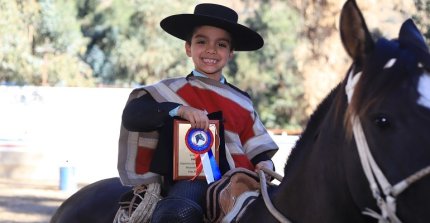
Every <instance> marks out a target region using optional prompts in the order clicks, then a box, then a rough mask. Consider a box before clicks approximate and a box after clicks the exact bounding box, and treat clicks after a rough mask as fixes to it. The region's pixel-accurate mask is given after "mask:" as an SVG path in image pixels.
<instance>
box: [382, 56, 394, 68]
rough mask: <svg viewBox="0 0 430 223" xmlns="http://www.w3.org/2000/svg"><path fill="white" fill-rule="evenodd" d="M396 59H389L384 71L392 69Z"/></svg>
mask: <svg viewBox="0 0 430 223" xmlns="http://www.w3.org/2000/svg"><path fill="white" fill-rule="evenodd" d="M396 61H397V59H396V58H391V59H390V60H389V61H388V62H387V63H386V64H385V66H384V69H387V68H390V67H392V66H393V65H394V64H395V63H396Z"/></svg>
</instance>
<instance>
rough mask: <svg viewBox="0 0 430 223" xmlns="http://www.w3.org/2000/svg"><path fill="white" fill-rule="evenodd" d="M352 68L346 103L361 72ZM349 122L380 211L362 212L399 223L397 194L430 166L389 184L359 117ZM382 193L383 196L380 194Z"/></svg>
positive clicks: (381, 221)
mask: <svg viewBox="0 0 430 223" xmlns="http://www.w3.org/2000/svg"><path fill="white" fill-rule="evenodd" d="M352 70H353V69H352ZM352 70H351V73H350V74H349V76H348V82H347V84H346V86H345V91H346V94H347V97H348V103H350V102H351V99H352V95H353V94H354V87H355V85H356V84H357V82H358V80H359V79H360V76H361V74H362V73H361V72H360V73H358V74H356V75H353V72H352ZM351 124H352V130H353V134H354V138H355V143H356V145H357V150H358V154H359V156H360V161H361V165H362V168H363V171H364V173H365V175H366V178H367V180H368V181H369V186H370V190H371V191H372V195H373V198H375V200H376V203H377V205H378V207H379V208H380V209H381V212H382V213H381V214H379V213H377V212H375V211H373V210H371V209H368V208H366V210H365V211H363V214H365V215H369V216H371V217H374V218H376V219H378V220H379V223H400V222H401V221H400V219H399V218H398V217H397V215H396V198H397V196H398V195H399V194H400V193H402V192H403V191H404V190H406V189H407V188H408V187H409V186H410V185H411V184H413V183H415V182H416V181H418V180H420V179H422V178H423V177H425V176H427V175H428V174H430V166H427V167H425V168H423V169H421V170H419V171H417V172H415V173H414V174H412V175H410V176H409V177H407V178H406V179H404V180H402V181H400V182H398V183H397V184H395V185H391V184H390V183H389V182H388V180H387V178H386V177H385V176H384V174H383V173H382V171H381V169H380V168H379V166H378V164H377V163H376V162H375V160H374V158H373V156H372V153H371V152H370V149H369V145H368V144H367V140H366V136H365V135H364V132H363V128H362V126H361V122H360V120H359V117H357V116H355V115H352V116H351ZM381 190H382V191H381ZM382 193H383V196H381V194H382Z"/></svg>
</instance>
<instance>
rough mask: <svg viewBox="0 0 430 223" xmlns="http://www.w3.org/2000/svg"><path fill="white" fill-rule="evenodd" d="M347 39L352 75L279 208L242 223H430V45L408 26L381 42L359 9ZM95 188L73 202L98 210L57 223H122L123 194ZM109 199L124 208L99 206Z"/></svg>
mask: <svg viewBox="0 0 430 223" xmlns="http://www.w3.org/2000/svg"><path fill="white" fill-rule="evenodd" d="M340 31H341V39H342V42H343V44H344V47H345V49H346V51H347V53H348V54H349V55H350V56H351V58H352V60H353V64H352V66H351V68H350V69H349V71H348V72H347V74H346V77H345V79H344V81H342V82H341V83H340V84H339V85H338V86H337V87H336V88H334V89H333V90H332V91H331V93H330V94H329V95H328V96H327V97H326V98H325V99H324V100H323V101H322V103H321V104H320V105H319V106H318V108H317V109H316V111H315V112H314V114H313V115H312V116H311V117H310V121H309V123H308V125H307V127H306V129H305V131H304V132H303V134H302V136H301V138H300V140H299V141H298V142H297V145H296V146H295V148H294V149H293V152H292V154H291V156H290V158H289V160H288V163H287V164H286V166H285V170H284V179H283V181H282V182H281V183H280V184H279V186H278V187H277V188H275V189H274V190H271V191H270V192H269V197H270V200H271V203H272V204H273V206H274V208H266V204H265V202H264V201H263V198H262V197H261V196H260V197H259V198H257V200H255V201H254V202H253V203H252V204H250V206H249V207H248V208H247V210H246V211H245V212H244V213H243V214H242V215H241V217H240V218H239V219H238V221H239V222H278V220H277V219H275V217H273V216H274V215H273V213H271V212H273V210H275V209H276V210H277V211H278V215H281V216H283V217H285V218H286V219H288V220H289V221H291V222H304V223H313V222H329V223H336V222H340V223H345V222H377V221H378V219H379V220H380V222H414V223H417V222H430V177H429V176H428V175H427V173H428V172H429V171H428V170H429V167H428V166H429V165H430V74H429V73H428V72H427V71H428V70H429V69H430V55H429V52H428V49H427V46H426V44H425V42H424V39H423V38H422V35H421V34H420V32H419V31H418V30H417V28H416V27H415V25H414V23H413V22H412V20H407V21H406V22H405V23H404V24H403V25H402V27H401V30H400V34H399V37H398V38H397V39H395V40H391V41H389V40H386V39H384V38H381V39H379V40H377V41H376V42H375V41H373V39H372V37H371V35H370V33H369V31H368V28H367V26H366V24H365V21H364V18H363V16H362V14H361V12H360V10H359V9H358V7H357V4H356V3H355V1H353V0H348V1H347V2H346V3H345V5H344V7H343V9H342V13H341V21H340ZM347 93H348V95H349V96H348V95H347ZM361 129H362V131H361ZM363 136H364V137H363ZM367 149H368V150H367ZM359 154H368V156H360V155H359ZM369 154H370V155H369ZM360 157H364V158H360ZM417 172H418V175H416V173H417ZM410 176H412V177H410ZM405 179H406V181H404V180H405ZM109 182H111V184H117V183H118V179H111V180H110V181H109ZM399 182H401V183H399ZM96 184H97V183H96ZM94 186H95V185H94ZM94 186H93V188H94ZM91 187H92V186H89V187H87V188H83V189H82V190H80V191H79V192H77V193H76V194H75V195H73V196H72V197H71V198H70V199H73V198H74V197H75V200H78V198H79V200H80V203H86V202H89V203H90V204H92V205H93V206H91V207H90V206H87V207H86V209H85V210H83V209H81V213H78V212H77V211H74V212H70V211H71V210H72V209H71V207H67V206H70V205H68V204H71V202H69V201H68V200H66V201H65V202H64V204H63V205H61V207H60V208H59V209H58V211H57V213H56V214H55V216H54V217H53V220H52V222H62V223H67V222H111V221H112V219H110V221H102V220H100V221H97V219H95V220H93V221H86V220H85V219H84V218H81V220H80V221H78V220H75V219H76V218H77V217H78V215H81V216H86V215H89V216H94V215H99V214H98V212H97V211H100V210H103V211H104V214H105V215H106V216H107V215H109V216H113V215H114V211H116V210H115V209H116V208H117V207H118V206H117V204H116V203H115V202H114V201H113V200H115V199H116V200H117V199H118V197H119V196H120V194H121V193H122V190H124V187H118V188H117V191H115V192H106V191H105V190H106V189H105V188H107V185H104V186H99V188H98V192H95V191H93V190H91V189H90V188H91ZM127 189H128V188H127ZM102 193H103V194H105V196H111V197H114V198H115V199H112V201H110V202H103V201H101V199H102V198H101V196H97V197H94V196H95V194H102ZM97 199H98V200H97ZM74 205H75V207H73V208H74V209H76V206H78V204H76V203H75V204H74ZM112 206H115V208H112ZM269 210H272V211H269ZM68 212H69V213H68ZM70 213H73V214H70ZM275 214H276V213H275ZM63 216H67V217H63ZM87 217H88V216H87ZM278 219H280V218H278ZM387 219H388V220H387ZM286 222H288V221H286Z"/></svg>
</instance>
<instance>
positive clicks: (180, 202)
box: [151, 180, 208, 223]
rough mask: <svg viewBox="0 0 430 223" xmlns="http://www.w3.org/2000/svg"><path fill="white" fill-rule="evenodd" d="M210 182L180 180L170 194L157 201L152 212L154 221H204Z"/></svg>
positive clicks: (183, 222)
mask: <svg viewBox="0 0 430 223" xmlns="http://www.w3.org/2000/svg"><path fill="white" fill-rule="evenodd" d="M207 188H208V184H207V183H206V181H202V180H195V181H187V180H184V181H179V182H177V183H175V184H174V185H173V186H172V187H171V188H170V190H169V192H168V195H167V196H166V197H165V198H164V199H162V200H161V201H159V202H158V203H157V206H156V208H155V210H154V212H153V214H152V218H151V222H152V223H169V222H172V223H173V222H175V223H176V222H180V223H194V222H196V223H197V222H198V223H200V222H203V213H204V210H203V208H202V207H204V200H205V193H206V189H207Z"/></svg>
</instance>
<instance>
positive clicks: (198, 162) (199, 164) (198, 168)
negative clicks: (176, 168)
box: [191, 154, 203, 180]
mask: <svg viewBox="0 0 430 223" xmlns="http://www.w3.org/2000/svg"><path fill="white" fill-rule="evenodd" d="M194 157H195V158H196V175H195V176H194V177H193V178H192V179H191V180H195V179H196V178H197V177H198V176H199V175H200V173H201V172H202V170H203V165H202V160H201V158H200V154H194Z"/></svg>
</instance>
